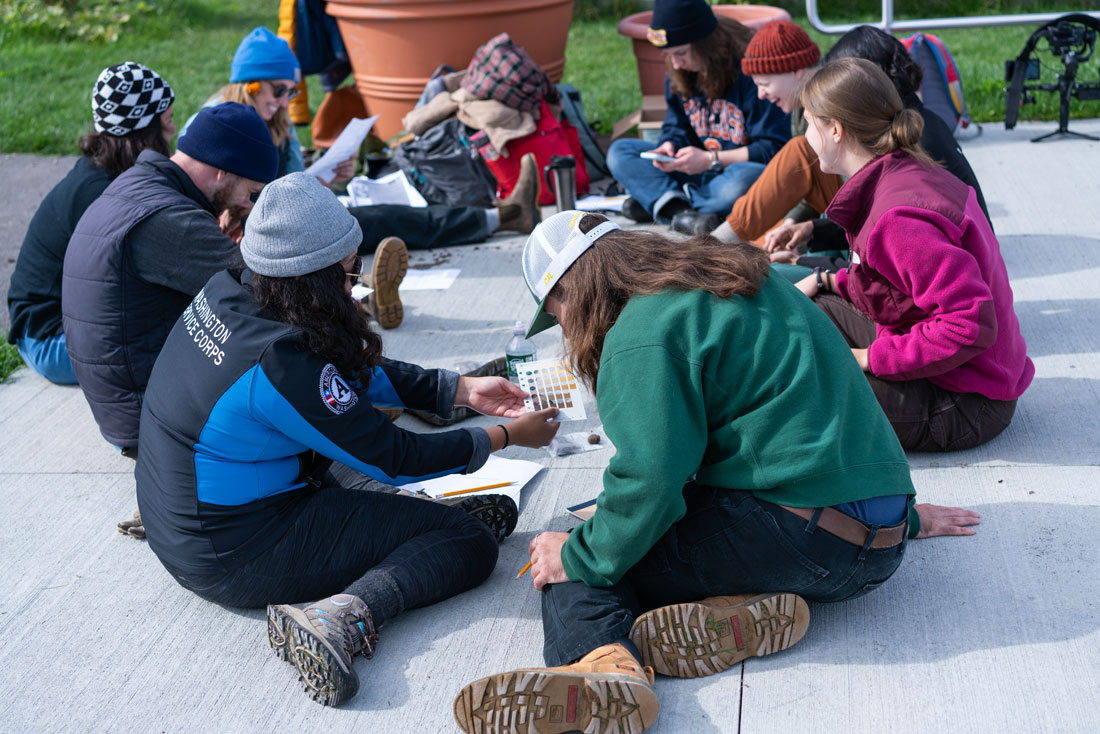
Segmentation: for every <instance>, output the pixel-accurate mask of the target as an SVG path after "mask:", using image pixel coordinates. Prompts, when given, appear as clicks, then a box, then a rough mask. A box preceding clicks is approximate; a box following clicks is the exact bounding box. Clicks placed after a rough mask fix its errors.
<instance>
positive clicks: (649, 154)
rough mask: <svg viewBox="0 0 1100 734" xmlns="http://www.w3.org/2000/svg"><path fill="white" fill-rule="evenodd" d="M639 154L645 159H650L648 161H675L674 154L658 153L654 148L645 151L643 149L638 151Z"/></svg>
mask: <svg viewBox="0 0 1100 734" xmlns="http://www.w3.org/2000/svg"><path fill="white" fill-rule="evenodd" d="M639 155H641V156H642V158H645V159H646V160H650V161H662V162H664V163H674V162H675V161H676V158H675V156H671V155H665V154H664V153H658V152H657V151H655V150H647V151H644V152H642V153H640V154H639Z"/></svg>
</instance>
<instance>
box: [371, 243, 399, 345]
mask: <svg viewBox="0 0 1100 734" xmlns="http://www.w3.org/2000/svg"><path fill="white" fill-rule="evenodd" d="M407 272H409V251H408V249H407V248H406V247H405V243H404V241H402V239H401V238H400V237H387V238H386V239H384V240H382V242H381V243H379V245H378V249H376V250H375V251H374V263H373V264H372V265H371V283H370V287H371V288H374V293H372V294H370V296H369V298H370V299H371V300H370V308H371V311H372V313H373V315H374V318H375V319H376V320H377V321H378V325H379V326H381V327H382V328H383V329H394V328H396V327H398V326H400V325H401V320H402V319H404V318H405V309H404V307H403V306H402V305H401V295H400V294H399V293H398V291H397V289H398V287H399V286H400V285H401V281H402V280H404V279H405V273H407Z"/></svg>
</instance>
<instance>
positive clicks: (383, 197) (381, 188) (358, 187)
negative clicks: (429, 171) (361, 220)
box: [348, 171, 428, 207]
mask: <svg viewBox="0 0 1100 734" xmlns="http://www.w3.org/2000/svg"><path fill="white" fill-rule="evenodd" d="M348 195H349V196H350V198H351V206H370V205H371V204H403V205H405V206H418V207H425V206H427V205H428V202H427V200H426V199H425V198H424V197H423V196H421V195H420V192H419V191H417V190H416V188H415V187H414V186H413V185H412V184H411V183H409V179H408V177H407V176H406V175H405V173H404V172H403V171H394V172H393V173H391V174H389V175H387V176H383V177H382V178H367V177H366V176H356V177H355V178H353V179H352V180H351V181H349V182H348Z"/></svg>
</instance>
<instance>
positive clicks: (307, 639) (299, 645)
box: [267, 594, 378, 706]
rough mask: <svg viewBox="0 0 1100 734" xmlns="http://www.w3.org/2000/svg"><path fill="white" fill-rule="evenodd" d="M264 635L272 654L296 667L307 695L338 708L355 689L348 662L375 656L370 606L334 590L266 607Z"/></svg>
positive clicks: (353, 674) (376, 641) (353, 693)
mask: <svg viewBox="0 0 1100 734" xmlns="http://www.w3.org/2000/svg"><path fill="white" fill-rule="evenodd" d="M267 638H268V642H269V643H270V644H271V647H272V648H274V650H275V655H276V656H278V657H279V659H280V660H285V661H287V662H289V663H291V664H292V665H293V666H294V667H295V668H297V669H298V680H300V681H301V682H302V683H303V684H304V686H305V691H306V693H308V694H310V697H311V698H312V699H313V700H314V701H317V702H318V703H321V704H323V705H325V706H339V705H340V704H342V703H344V702H345V701H347V700H348V699H350V698H351V697H352V696H354V695H355V693H356V691H358V690H359V676H357V675H356V674H355V669H354V668H353V667H352V662H353V660H354V659H355V656H356V655H362V656H363V657H365V658H371V657H374V648H375V645H377V644H378V632H376V631H375V629H374V620H373V619H372V618H371V613H370V609H368V608H367V605H366V604H364V603H363V600H362V599H360V598H359V597H357V596H352V595H351V594H336V595H335V596H331V597H329V598H327V599H321V600H320V601H315V602H310V603H309V604H271V605H269V606H268V607H267Z"/></svg>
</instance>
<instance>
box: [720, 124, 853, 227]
mask: <svg viewBox="0 0 1100 734" xmlns="http://www.w3.org/2000/svg"><path fill="white" fill-rule="evenodd" d="M843 183H844V181H843V180H842V179H841V178H840V176H838V175H836V174H834V173H822V172H821V167H820V166H819V165H818V164H817V153H814V150H813V148H811V147H810V144H809V143H808V142H806V136H805V135H797V136H795V137H793V138H791V139H790V141H788V142H787V144H786V145H784V146H783V147H782V148H780V149H779V152H778V153H776V154H775V157H773V158H772V159H771V161H770V162H769V163H768V165H767V167H766V168H765V169H764V172H763V173H762V174H760V178H758V179H756V183H754V184H753V185H752V188H750V189H749V190H748V192H747V193H746V194H745V195H744V196H742V197H741V198H739V199H738V200H737V201H736V203H734V205H733V211H731V212H730V215H729V216H728V217H727V218H726V221H727V222H729V224H730V227H732V228H733V231H734V232H735V233H736V234H737V236H738V237H740V238H741V239H742V240H744V241H745V242H750V241H753V240H756V239H758V238H760V237H763V236H764V234H765V233H766V232H768V231H769V230H771V229H773V228H774V227H775V226H776V225H778V224H780V223H782V221H783V217H784V216H786V214H787V212H789V211H790V210H791V209H794V208H795V207H796V206H798V203H799V202H800V201H805V202H806V203H807V204H809V205H810V207H811V208H813V210H814V211H816V212H819V213H820V212H824V211H825V207H827V206H829V202H831V201H832V200H833V197H834V196H836V192H837V191H839V190H840V186H841V184H843Z"/></svg>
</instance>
